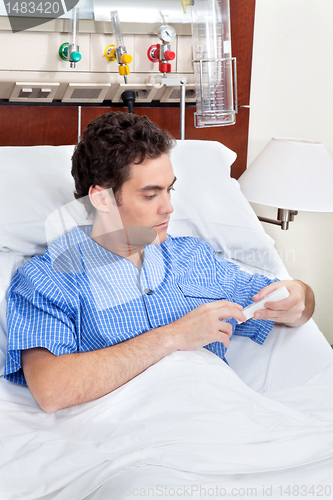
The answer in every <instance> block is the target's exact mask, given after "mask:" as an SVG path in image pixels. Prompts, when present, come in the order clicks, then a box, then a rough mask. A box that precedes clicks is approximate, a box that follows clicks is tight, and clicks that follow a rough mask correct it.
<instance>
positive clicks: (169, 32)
mask: <svg viewBox="0 0 333 500" xmlns="http://www.w3.org/2000/svg"><path fill="white" fill-rule="evenodd" d="M175 36H176V30H175V28H173V27H172V26H169V25H168V24H164V25H163V26H161V27H160V29H159V30H158V37H159V39H160V40H162V42H165V43H170V42H171V41H172V40H173V39H174V38H175Z"/></svg>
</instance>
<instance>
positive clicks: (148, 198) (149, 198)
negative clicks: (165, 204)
mask: <svg viewBox="0 0 333 500" xmlns="http://www.w3.org/2000/svg"><path fill="white" fill-rule="evenodd" d="M155 196H156V194H152V195H150V196H145V198H146V200H152V199H153V198H154V197H155Z"/></svg>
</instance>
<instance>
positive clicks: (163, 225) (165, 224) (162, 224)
mask: <svg viewBox="0 0 333 500" xmlns="http://www.w3.org/2000/svg"><path fill="white" fill-rule="evenodd" d="M168 224H169V221H168V220H167V221H166V222H162V223H161V224H156V226H154V227H160V228H163V227H167V225H168Z"/></svg>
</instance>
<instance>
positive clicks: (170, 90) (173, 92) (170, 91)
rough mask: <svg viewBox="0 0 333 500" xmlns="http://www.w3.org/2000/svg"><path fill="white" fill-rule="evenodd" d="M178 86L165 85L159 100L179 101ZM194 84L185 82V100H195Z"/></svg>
mask: <svg viewBox="0 0 333 500" xmlns="http://www.w3.org/2000/svg"><path fill="white" fill-rule="evenodd" d="M179 101H180V87H166V89H165V92H164V94H163V95H162V97H161V98H160V102H179ZM195 101H196V98H195V84H194V83H187V84H186V87H185V102H195Z"/></svg>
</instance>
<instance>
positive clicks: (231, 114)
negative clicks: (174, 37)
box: [192, 0, 237, 128]
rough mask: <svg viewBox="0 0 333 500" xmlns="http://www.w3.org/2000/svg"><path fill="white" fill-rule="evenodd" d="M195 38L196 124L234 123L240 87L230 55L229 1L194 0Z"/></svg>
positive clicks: (197, 125) (193, 37)
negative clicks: (238, 87) (237, 83)
mask: <svg viewBox="0 0 333 500" xmlns="http://www.w3.org/2000/svg"><path fill="white" fill-rule="evenodd" d="M192 41H193V66H194V75H195V91H196V101H197V108H196V113H195V114H194V125H195V127H197V128H202V127H219V126H223V125H233V124H234V123H236V113H237V86H236V60H235V58H233V57H232V56H231V35H230V6H229V0H195V1H194V4H193V6H192ZM233 75H234V77H235V83H233Z"/></svg>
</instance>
